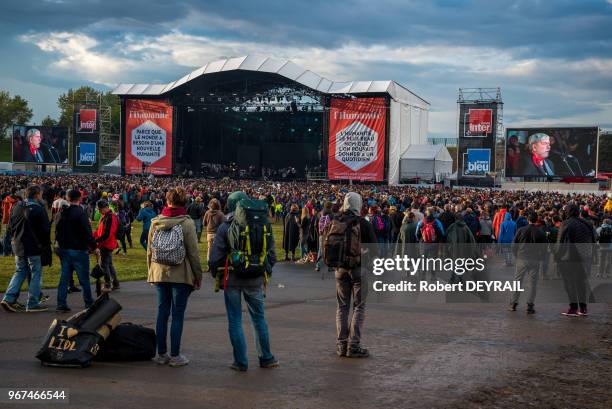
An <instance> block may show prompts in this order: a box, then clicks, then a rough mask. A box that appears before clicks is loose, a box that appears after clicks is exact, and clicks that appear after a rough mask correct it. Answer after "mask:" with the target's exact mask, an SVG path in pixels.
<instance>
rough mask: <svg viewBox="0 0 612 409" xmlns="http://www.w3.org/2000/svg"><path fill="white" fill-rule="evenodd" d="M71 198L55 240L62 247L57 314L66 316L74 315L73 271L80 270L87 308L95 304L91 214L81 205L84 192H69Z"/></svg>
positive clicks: (56, 228) (60, 249)
mask: <svg viewBox="0 0 612 409" xmlns="http://www.w3.org/2000/svg"><path fill="white" fill-rule="evenodd" d="M67 198H68V202H69V206H68V207H67V208H65V209H63V210H62V211H61V212H60V213H59V214H58V218H57V223H56V226H55V239H56V240H57V244H58V246H59V251H58V253H59V257H60V262H61V272H60V280H59V285H58V287H57V309H56V311H57V312H62V313H64V312H70V308H69V307H68V302H67V301H68V300H67V298H68V297H67V296H68V292H70V287H74V284H72V285H70V282H71V281H72V271H76V274H77V278H78V280H79V283H80V284H81V287H82V292H83V301H84V303H85V308H89V307H90V306H91V305H92V304H93V298H92V295H91V286H90V283H89V254H88V251H93V250H94V249H95V248H96V241H95V239H94V237H93V234H92V231H91V224H90V223H89V219H88V217H87V213H86V212H85V210H84V209H83V208H82V207H81V205H80V203H81V193H80V192H79V191H78V190H69V191H68V193H67ZM69 285H70V287H69ZM79 291H81V290H79Z"/></svg>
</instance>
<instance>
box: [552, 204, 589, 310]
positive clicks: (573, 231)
mask: <svg viewBox="0 0 612 409" xmlns="http://www.w3.org/2000/svg"><path fill="white" fill-rule="evenodd" d="M565 210H566V211H565V214H567V216H568V218H567V219H566V220H565V221H564V222H563V223H561V228H560V229H559V236H558V243H557V248H556V250H555V259H556V260H557V262H558V263H559V272H560V274H561V277H562V278H563V284H564V286H565V291H566V292H567V296H568V298H569V309H568V310H567V311H566V312H563V313H562V314H563V315H566V316H572V317H576V316H587V315H588V312H587V299H588V295H589V294H588V292H589V285H588V275H589V273H590V271H588V270H587V266H590V265H591V262H592V257H593V243H595V231H594V230H593V226H592V225H591V224H590V223H588V222H587V221H585V220H583V219H581V218H579V217H578V216H579V215H580V210H579V209H578V206H576V205H575V204H571V205H568V206H567V207H566V209H565Z"/></svg>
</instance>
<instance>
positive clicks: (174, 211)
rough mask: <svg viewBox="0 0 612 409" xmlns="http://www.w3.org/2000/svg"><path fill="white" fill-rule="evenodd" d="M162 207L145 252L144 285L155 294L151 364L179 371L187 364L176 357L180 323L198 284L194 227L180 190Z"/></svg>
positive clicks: (172, 191) (198, 274) (173, 192)
mask: <svg viewBox="0 0 612 409" xmlns="http://www.w3.org/2000/svg"><path fill="white" fill-rule="evenodd" d="M166 203H167V207H165V208H164V209H163V210H162V212H161V214H160V215H159V216H157V217H155V218H154V219H153V220H152V221H151V229H150V231H149V237H148V243H149V246H148V249H147V268H148V275H147V282H149V283H151V284H153V285H155V287H156V290H157V324H156V327H155V329H156V336H157V355H156V356H155V358H153V361H154V362H155V363H157V364H159V365H165V364H169V366H171V367H179V366H184V365H187V364H188V363H189V359H188V358H187V357H185V356H184V355H182V354H181V353H180V352H181V351H180V348H181V337H182V334H183V321H184V317H185V309H186V308H187V300H188V298H189V295H190V294H191V292H192V291H193V290H199V289H200V286H201V284H202V267H201V264H200V256H199V252H198V239H197V233H196V228H195V224H194V223H193V219H192V218H191V217H190V216H189V215H188V214H187V210H186V209H185V204H186V203H187V196H186V194H185V191H184V190H183V189H182V188H180V187H177V188H175V189H173V190H170V191H169V192H167V193H166ZM170 315H172V324H171V326H170V355H168V347H167V343H166V340H167V338H168V319H169V318H170Z"/></svg>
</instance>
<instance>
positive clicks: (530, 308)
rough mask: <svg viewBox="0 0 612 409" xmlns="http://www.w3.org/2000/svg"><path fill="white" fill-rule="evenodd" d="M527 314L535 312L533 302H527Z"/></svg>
mask: <svg viewBox="0 0 612 409" xmlns="http://www.w3.org/2000/svg"><path fill="white" fill-rule="evenodd" d="M527 314H535V309H534V308H533V304H527Z"/></svg>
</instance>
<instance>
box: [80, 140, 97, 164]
mask: <svg viewBox="0 0 612 409" xmlns="http://www.w3.org/2000/svg"><path fill="white" fill-rule="evenodd" d="M95 164H96V144H95V143H94V142H79V145H78V146H77V166H94V165H95Z"/></svg>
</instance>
